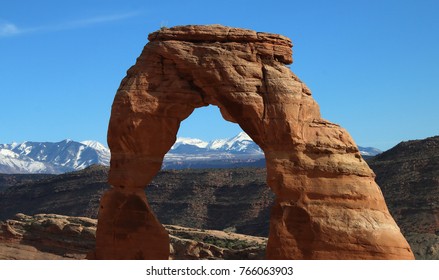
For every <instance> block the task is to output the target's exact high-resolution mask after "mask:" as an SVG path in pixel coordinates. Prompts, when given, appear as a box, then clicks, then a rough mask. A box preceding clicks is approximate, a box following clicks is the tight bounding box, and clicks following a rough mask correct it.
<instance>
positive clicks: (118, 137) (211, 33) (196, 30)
mask: <svg viewBox="0 0 439 280" xmlns="http://www.w3.org/2000/svg"><path fill="white" fill-rule="evenodd" d="M148 39H149V41H150V42H149V43H148V44H146V46H145V47H144V49H143V51H142V53H141V54H140V56H139V58H138V59H137V61H136V64H135V65H133V66H132V67H131V68H130V69H129V70H128V71H127V76H126V77H125V78H124V79H123V80H122V82H121V84H120V87H119V89H118V91H117V93H116V96H115V99H114V102H113V106H112V112H111V118H110V124H109V129H108V144H109V147H110V150H111V164H110V173H109V183H110V184H111V185H112V186H113V187H112V188H111V189H110V190H108V191H106V192H105V193H104V195H103V196H102V199H101V203H100V207H99V215H98V220H99V222H98V227H97V235H96V257H97V258H98V259H113V258H115V259H133V258H143V259H167V258H168V255H169V245H168V244H169V238H168V235H167V234H166V231H165V229H164V228H163V226H162V225H161V223H160V222H159V221H158V220H157V218H156V216H155V215H154V213H153V211H152V209H151V207H150V204H149V203H148V199H147V197H146V196H145V193H144V190H143V188H144V187H145V186H146V185H148V184H149V183H150V182H151V180H152V179H153V177H154V176H155V175H156V174H157V172H158V171H159V170H160V167H161V165H162V162H163V158H164V156H165V154H166V153H167V152H168V151H169V149H170V148H171V147H172V145H173V144H174V142H175V141H176V134H177V131H178V129H179V126H180V123H181V122H182V121H183V120H184V119H185V118H187V117H188V116H189V115H190V114H191V113H192V112H193V111H194V110H195V109H196V108H198V107H202V106H207V105H215V106H218V107H219V109H220V112H221V114H222V116H223V118H224V119H225V120H227V121H230V122H234V123H238V124H239V125H240V126H241V128H242V129H243V130H244V131H245V132H246V133H247V134H248V135H249V136H250V137H251V138H252V139H253V140H254V141H255V143H256V144H257V145H258V146H259V147H260V148H261V149H262V150H263V151H264V154H265V159H266V165H267V185H268V186H269V187H270V189H271V190H272V191H273V193H274V194H275V196H276V198H275V200H274V204H273V207H272V209H271V214H270V231H269V239H268V245H267V255H266V256H267V258H268V259H412V258H413V253H412V251H411V249H410V246H409V245H408V243H407V241H406V240H405V238H404V237H403V235H402V234H401V232H400V229H399V228H398V226H397V225H396V223H395V221H394V220H393V218H392V216H391V215H390V213H389V212H388V209H387V206H386V204H385V201H384V198H383V195H382V193H381V190H380V189H379V187H378V185H377V184H376V183H375V180H374V179H375V176H374V173H373V172H372V171H371V170H370V168H369V167H368V165H367V164H366V162H365V161H364V160H363V159H362V157H361V155H360V152H359V150H358V147H357V145H356V144H355V143H354V141H353V140H352V138H351V136H350V135H349V133H348V132H347V131H346V130H344V129H343V128H341V127H340V126H338V125H336V124H333V123H331V122H329V121H327V120H324V119H323V118H322V117H321V115H320V109H319V106H318V105H317V103H316V102H315V100H314V99H313V98H312V96H311V91H310V90H309V89H308V87H307V86H306V85H305V84H304V83H303V82H302V81H301V80H300V79H299V78H298V77H297V76H296V75H295V74H294V73H292V72H291V70H290V69H289V68H288V67H286V64H291V63H292V61H293V59H292V49H291V48H292V42H291V40H290V39H289V38H286V37H284V36H282V35H278V34H271V33H264V32H255V31H252V30H246V29H240V28H231V27H226V26H221V25H210V26H193V25H192V26H178V27H173V28H169V29H167V28H165V29H162V30H159V31H157V32H154V33H151V34H150V35H149V36H148ZM144 236H150V240H149V242H145V241H144Z"/></svg>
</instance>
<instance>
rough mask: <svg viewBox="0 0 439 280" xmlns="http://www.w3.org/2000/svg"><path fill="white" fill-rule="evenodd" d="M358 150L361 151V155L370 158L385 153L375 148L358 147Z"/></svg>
mask: <svg viewBox="0 0 439 280" xmlns="http://www.w3.org/2000/svg"><path fill="white" fill-rule="evenodd" d="M358 149H359V150H360V154H361V155H363V156H369V157H373V156H376V155H378V154H381V153H382V152H383V151H381V150H380V149H377V148H373V147H360V146H358Z"/></svg>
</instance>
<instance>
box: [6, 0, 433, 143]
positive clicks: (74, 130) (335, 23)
mask: <svg viewBox="0 0 439 280" xmlns="http://www.w3.org/2000/svg"><path fill="white" fill-rule="evenodd" d="M438 13H439V1H436V0H411V1H409V0H356V1H352V0H344V1H342V0H332V1H326V0H321V1H312V0H311V1H309V0H307V1H302V0H301V1H295V0H284V1H275V0H274V1H255V0H253V1H238V0H235V1H226V0H223V1H207V0H204V1H173V0H167V1H140V0H139V1H129V0H124V1H111V0H105V1H104V0H94V1H90V0H88V1H84V0H70V1H58V0H51V1H49V0H39V1H34V0H27V1H25V0H23V1H2V4H1V8H0V85H1V87H0V94H1V95H0V104H1V105H0V125H1V130H0V143H10V142H12V141H17V142H21V141H26V140H31V141H60V140H62V139H65V138H71V139H74V140H78V141H80V140H86V139H93V140H98V141H101V142H103V143H105V142H106V130H107V125H108V120H109V115H110V108H111V103H112V101H113V98H114V94H115V92H116V90H117V88H118V86H119V83H120V81H121V79H122V78H123V77H124V76H125V72H126V70H127V69H128V68H129V67H130V66H131V65H132V64H134V63H135V60H136V58H137V57H138V56H139V54H140V52H141V50H142V48H143V46H144V45H145V44H146V43H147V35H148V33H150V32H153V31H155V30H157V29H159V28H160V27H161V26H167V27H171V26H174V25H186V24H214V23H218V24H223V25H228V26H234V27H243V28H250V29H254V30H257V31H265V32H273V33H280V34H283V35H286V36H288V37H290V38H291V39H292V40H293V43H294V47H293V58H294V63H293V64H292V66H291V69H292V70H293V72H295V73H296V74H297V75H298V76H299V77H300V78H301V79H302V80H303V81H304V82H305V83H306V84H307V85H308V86H309V87H310V88H311V90H312V92H313V96H314V98H315V99H316V100H317V102H318V103H319V104H320V107H321V111H322V114H323V117H324V118H325V119H328V120H330V121H332V122H335V123H338V124H340V125H342V126H343V127H345V128H346V129H347V130H348V131H349V132H350V133H351V135H352V136H353V137H354V139H355V141H356V142H357V143H358V144H359V145H362V146H374V147H377V148H381V149H388V148H390V147H392V146H393V145H395V144H397V143H398V142H400V141H402V140H408V139H419V138H425V137H428V136H433V135H438V134H439V125H438V121H439V108H438V107H439V16H438ZM212 127H215V128H216V129H215V131H211V128H212ZM238 132H239V127H238V126H237V125H235V124H230V123H227V122H225V121H224V120H222V119H221V117H220V114H219V112H218V110H217V109H216V108H211V107H209V108H207V109H198V110H197V111H196V112H195V113H194V115H193V116H191V117H190V118H189V119H187V120H186V121H185V122H183V124H182V127H181V131H180V134H179V135H180V136H188V137H198V138H201V139H204V140H210V139H213V138H225V137H230V136H233V135H234V134H236V133H238Z"/></svg>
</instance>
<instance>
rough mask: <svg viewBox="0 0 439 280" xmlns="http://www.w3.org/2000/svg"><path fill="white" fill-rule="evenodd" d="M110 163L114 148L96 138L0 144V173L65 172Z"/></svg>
mask: <svg viewBox="0 0 439 280" xmlns="http://www.w3.org/2000/svg"><path fill="white" fill-rule="evenodd" d="M109 163H110V151H109V150H108V148H106V147H105V146H103V145H102V144H100V143H99V142H96V141H84V142H75V141H72V140H70V139H67V140H63V141H61V142H55V143H54V142H24V143H21V144H19V143H12V144H0V173H64V172H69V171H74V170H80V169H83V168H85V167H87V166H90V165H92V164H102V165H109Z"/></svg>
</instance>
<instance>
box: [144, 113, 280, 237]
mask: <svg viewBox="0 0 439 280" xmlns="http://www.w3.org/2000/svg"><path fill="white" fill-rule="evenodd" d="M197 111H199V112H197ZM227 123H229V122H227V121H226V120H224V119H223V118H222V116H221V114H220V112H219V109H218V108H216V107H215V106H211V107H210V108H209V107H207V108H205V107H202V108H197V109H195V111H194V112H193V113H192V114H191V115H190V116H189V117H188V118H187V119H185V120H184V121H183V122H182V123H181V127H180V130H179V133H178V136H179V137H177V142H176V143H175V144H174V145H173V147H172V148H171V150H170V151H169V152H168V153H167V154H166V155H165V158H164V162H163V166H162V171H161V172H159V173H158V174H157V175H156V176H155V177H154V179H153V180H152V183H151V184H150V185H149V186H148V187H147V188H146V195H147V197H148V201H149V203H150V205H151V208H152V210H153V211H154V213H155V214H156V216H157V217H158V219H159V220H160V221H161V222H162V223H164V224H173V225H179V226H186V227H193V228H200V229H205V230H227V231H234V232H236V233H241V234H247V235H255V236H262V237H268V228H269V212H270V207H271V204H272V202H273V200H274V195H273V193H272V192H271V190H270V189H269V188H268V187H267V184H266V171H265V168H264V167H265V158H264V154H263V151H262V150H261V149H260V148H259V147H258V146H257V144H255V143H254V142H253V141H252V140H251V138H250V137H249V136H247V135H246V134H245V133H244V132H243V131H242V129H240V128H239V126H238V125H237V124H233V123H229V124H230V125H228V124H227ZM219 125H223V127H222V128H219V127H218V126H219ZM185 126H186V127H185ZM194 126H197V130H199V131H200V132H198V133H199V134H197V131H194V128H193V127H194ZM212 128H215V129H218V130H219V131H217V134H215V135H214V136H209V135H208V134H209V133H210V131H211V129H212ZM227 133H228V134H227ZM192 135H199V138H202V139H194V138H188V137H182V136H192ZM204 140H210V141H204ZM166 178H169V180H171V181H172V182H170V183H167V182H166V181H164V180H166Z"/></svg>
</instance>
